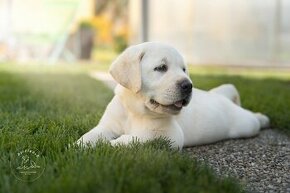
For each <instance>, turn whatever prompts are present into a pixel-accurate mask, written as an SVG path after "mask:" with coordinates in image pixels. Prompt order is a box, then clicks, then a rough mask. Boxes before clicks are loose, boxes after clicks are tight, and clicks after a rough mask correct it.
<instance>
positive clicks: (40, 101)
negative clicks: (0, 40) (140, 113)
mask: <svg viewBox="0 0 290 193" xmlns="http://www.w3.org/2000/svg"><path fill="white" fill-rule="evenodd" d="M107 66H108V65H102V64H100V66H92V65H81V66H80V65H70V66H68V65H60V66H57V67H56V66H35V65H28V66H18V65H12V64H11V65H0V159H1V161H0V192H1V193H2V192H3V193H10V192H13V193H17V192H21V193H26V192H27V193H31V192H48V193H52V192H62V193H63V192H64V193H66V192H102V193H103V192H243V187H241V186H240V185H238V184H237V183H235V182H234V180H233V179H228V178H226V179H220V178H217V177H216V176H215V175H214V174H213V173H212V171H211V170H210V169H208V168H207V167H206V166H204V165H203V164H202V163H198V162H196V161H195V160H193V159H191V158H189V156H188V155H186V154H185V153H182V152H176V151H174V150H171V149H170V148H169V145H168V142H167V141H164V140H156V141H154V142H150V143H147V144H144V145H140V144H134V145H132V146H130V147H126V148H124V147H115V148H113V147H111V146H110V145H108V144H106V143H99V144H98V147H97V148H94V149H86V150H82V149H78V148H75V147H73V148H70V149H68V148H67V145H68V144H70V143H71V142H74V141H75V140H76V139H78V138H79V137H80V136H81V135H82V134H83V133H85V132H86V131H88V130H89V129H90V128H92V127H94V126H95V125H96V124H97V123H98V120H99V119H100V117H101V116H102V113H103V111H104V109H105V107H106V105H107V103H108V102H109V101H110V99H111V97H112V96H113V93H112V91H110V90H108V89H107V88H106V87H105V86H104V85H103V84H101V83H100V82H97V81H95V80H93V79H91V78H89V77H88V76H87V72H88V71H90V70H92V69H101V70H104V69H106V68H107ZM209 74H213V75H209ZM230 74H235V76H231V75H230ZM281 74H283V75H282V76H280V75H281ZM237 75H240V76H237ZM191 77H192V79H193V82H194V85H195V86H196V87H199V88H203V89H210V88H212V87H215V86H218V85H219V84H223V83H234V84H235V85H236V86H237V88H238V89H239V91H240V93H241V98H242V103H243V106H245V107H247V108H249V109H251V110H253V111H261V112H263V113H265V114H267V115H268V116H269V117H270V118H271V122H272V128H273V129H278V130H281V131H283V132H286V133H287V134H290V121H289V109H290V100H289V98H290V81H289V80H290V78H289V77H290V76H289V73H287V72H286V73H285V72H274V73H270V72H268V71H263V70H260V71H258V70H256V71H254V72H253V71H248V70H242V71H239V72H236V71H235V73H233V72H232V71H226V72H222V70H221V69H215V68H201V67H198V68H192V69H191ZM24 149H38V150H39V151H40V153H41V156H42V158H43V159H44V160H45V163H46V167H45V171H44V173H43V174H42V175H41V176H40V178H38V179H37V180H36V181H34V182H30V183H28V182H22V181H19V180H17V179H16V177H15V176H14V175H12V170H13V168H11V167H10V163H11V162H12V163H13V161H14V157H15V155H16V153H17V152H19V151H21V150H24Z"/></svg>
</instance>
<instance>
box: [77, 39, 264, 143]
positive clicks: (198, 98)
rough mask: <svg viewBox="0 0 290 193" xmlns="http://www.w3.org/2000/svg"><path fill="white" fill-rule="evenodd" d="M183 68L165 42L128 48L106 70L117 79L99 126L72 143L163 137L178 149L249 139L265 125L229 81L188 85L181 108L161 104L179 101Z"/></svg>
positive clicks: (184, 76) (178, 56)
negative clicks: (211, 85) (211, 86)
mask: <svg viewBox="0 0 290 193" xmlns="http://www.w3.org/2000/svg"><path fill="white" fill-rule="evenodd" d="M162 64H166V65H167V66H168V70H167V71H166V72H156V71H155V70H154V68H155V67H156V66H159V65H162ZM183 68H186V65H185V64H184V61H183V58H182V57H181V55H180V54H179V53H178V51H177V50H175V49H174V48H172V47H170V46H168V45H164V44H161V43H153V42H148V43H143V44H139V45H136V46H132V47H130V48H128V49H127V50H126V51H124V52H123V53H122V54H121V55H120V56H119V57H118V58H117V59H116V61H115V62H114V63H113V64H112V66H111V69H110V73H111V74H112V76H113V77H114V78H115V80H116V81H117V82H118V83H119V84H118V85H117V87H116V89H115V96H114V98H113V99H112V101H111V102H110V103H109V105H108V106H107V109H106V111H105V113H104V115H103V117H102V118H101V120H100V122H99V124H98V125H97V126H96V127H95V128H93V129H92V130H90V131H89V132H87V133H86V134H84V135H83V136H82V137H81V138H80V139H79V140H78V143H79V144H88V143H91V144H93V145H94V144H95V142H96V141H97V140H98V139H100V138H102V139H106V140H109V141H110V142H111V144H112V145H115V144H128V143H130V142H132V141H133V140H134V139H138V140H139V141H141V142H144V141H147V140H151V139H154V138H156V137H159V136H163V137H166V138H168V139H170V140H171V141H172V143H173V146H174V147H177V148H182V147H184V146H193V145H199V144H206V143H213V142H216V141H219V140H223V139H229V138H239V137H251V136H254V135H256V134H258V132H259V130H260V129H261V128H262V127H267V126H268V125H269V119H268V118H267V117H266V116H265V115H262V114H260V113H258V114H255V113H253V112H251V111H249V110H246V109H244V108H242V107H241V106H240V97H239V93H238V91H237V89H236V88H235V87H234V86H233V85H231V84H227V85H222V86H220V87H217V88H214V89H212V90H210V91H203V90H199V89H196V88H193V90H192V98H191V100H190V102H189V104H188V105H187V106H185V107H183V108H182V109H181V111H174V110H172V109H170V108H167V107H168V106H167V105H171V104H174V103H175V102H176V101H179V100H181V99H182V98H181V94H180V92H179V88H178V86H177V85H178V84H177V83H178V82H180V81H181V80H188V81H191V80H190V78H189V76H188V72H187V71H186V72H184V71H183ZM150 99H154V100H155V101H156V102H158V103H152V102H151V101H150ZM161 104H162V105H161Z"/></svg>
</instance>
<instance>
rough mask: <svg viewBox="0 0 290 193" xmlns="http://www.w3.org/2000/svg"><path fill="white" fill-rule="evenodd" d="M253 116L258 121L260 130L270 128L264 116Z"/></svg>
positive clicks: (268, 121) (257, 114) (267, 119)
mask: <svg viewBox="0 0 290 193" xmlns="http://www.w3.org/2000/svg"><path fill="white" fill-rule="evenodd" d="M254 115H255V116H256V117H257V119H258V120H259V122H260V127H261V129H264V128H268V127H269V126H270V119H269V118H268V117H267V116H266V115H264V114H262V113H254Z"/></svg>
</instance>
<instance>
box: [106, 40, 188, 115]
mask: <svg viewBox="0 0 290 193" xmlns="http://www.w3.org/2000/svg"><path fill="white" fill-rule="evenodd" d="M110 73H111V75H112V76H113V78H114V79H115V80H116V81H117V82H118V83H119V84H121V85H122V86H123V87H125V88H127V89H129V90H131V91H132V93H135V94H140V95H142V98H144V105H145V106H146V108H147V109H149V110H150V111H152V112H155V113H158V114H178V113H179V112H180V110H181V109H182V107H183V106H186V105H187V104H188V103H189V101H190V98H191V91H192V82H191V80H190V78H189V76H188V72H187V66H186V65H185V63H184V61H183V58H182V56H181V55H180V54H179V52H178V51H177V50H175V49H174V48H172V47H170V46H168V45H164V44H160V43H154V42H147V43H143V44H139V45H136V46H131V47H129V48H127V49H126V50H125V51H124V52H123V53H122V54H121V55H120V56H119V57H118V58H117V59H116V60H115V61H114V62H113V64H112V65H111V68H110Z"/></svg>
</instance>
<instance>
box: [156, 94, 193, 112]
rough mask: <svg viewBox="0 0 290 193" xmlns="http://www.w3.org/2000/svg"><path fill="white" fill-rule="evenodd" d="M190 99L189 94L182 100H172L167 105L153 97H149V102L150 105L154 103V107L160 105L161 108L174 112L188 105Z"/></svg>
mask: <svg viewBox="0 0 290 193" xmlns="http://www.w3.org/2000/svg"><path fill="white" fill-rule="evenodd" d="M190 99H191V95H189V96H187V97H185V98H184V99H182V100H179V101H176V102H174V103H172V104H169V105H164V104H161V103H159V102H157V101H156V100H154V99H150V103H151V104H152V105H154V106H155V107H156V108H157V107H159V106H161V107H162V108H163V109H166V110H168V111H169V112H170V113H173V114H175V113H178V112H179V111H180V110H181V109H182V107H184V106H186V105H188V103H189V101H190Z"/></svg>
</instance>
